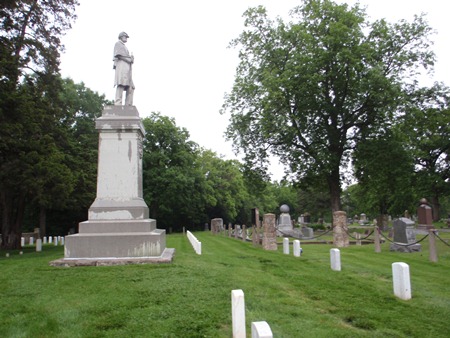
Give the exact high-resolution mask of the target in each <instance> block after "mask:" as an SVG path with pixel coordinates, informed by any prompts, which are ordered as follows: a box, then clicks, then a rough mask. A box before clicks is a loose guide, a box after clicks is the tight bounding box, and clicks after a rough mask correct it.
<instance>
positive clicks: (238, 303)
mask: <svg viewBox="0 0 450 338" xmlns="http://www.w3.org/2000/svg"><path fill="white" fill-rule="evenodd" d="M231 320H232V327H233V338H246V337H247V334H246V327H245V298H244V291H242V290H232V291H231ZM251 328H252V338H273V334H272V330H271V328H270V326H269V324H267V322H265V321H261V322H252V326H251Z"/></svg>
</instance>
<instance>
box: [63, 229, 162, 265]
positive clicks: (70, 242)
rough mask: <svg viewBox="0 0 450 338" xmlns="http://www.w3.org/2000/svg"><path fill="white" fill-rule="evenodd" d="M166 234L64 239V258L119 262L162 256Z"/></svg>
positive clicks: (121, 234) (125, 233) (127, 234)
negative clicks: (121, 259)
mask: <svg viewBox="0 0 450 338" xmlns="http://www.w3.org/2000/svg"><path fill="white" fill-rule="evenodd" d="M165 248H166V231H165V230H161V229H155V230H153V231H151V232H122V233H79V234H75V235H70V236H66V237H65V247H64V258H66V259H79V258H92V259H97V258H101V259H116V258H149V257H158V256H161V255H162V253H163V252H164V249H165Z"/></svg>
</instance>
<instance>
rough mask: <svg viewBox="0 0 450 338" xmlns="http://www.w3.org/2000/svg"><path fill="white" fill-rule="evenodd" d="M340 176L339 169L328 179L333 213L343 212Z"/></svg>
mask: <svg viewBox="0 0 450 338" xmlns="http://www.w3.org/2000/svg"><path fill="white" fill-rule="evenodd" d="M339 176H340V175H339V169H337V170H334V171H333V172H332V173H331V174H330V175H329V176H328V178H327V181H328V188H329V190H330V203H331V211H332V212H335V211H341V184H340V177H339Z"/></svg>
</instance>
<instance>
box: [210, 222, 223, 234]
mask: <svg viewBox="0 0 450 338" xmlns="http://www.w3.org/2000/svg"><path fill="white" fill-rule="evenodd" d="M222 226H223V219H222V218H213V219H212V220H211V232H212V234H213V235H216V234H218V233H219V232H220V229H222Z"/></svg>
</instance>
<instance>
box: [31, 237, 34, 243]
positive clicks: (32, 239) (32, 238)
mask: <svg viewBox="0 0 450 338" xmlns="http://www.w3.org/2000/svg"><path fill="white" fill-rule="evenodd" d="M33 244H34V237H30V245H33Z"/></svg>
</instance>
